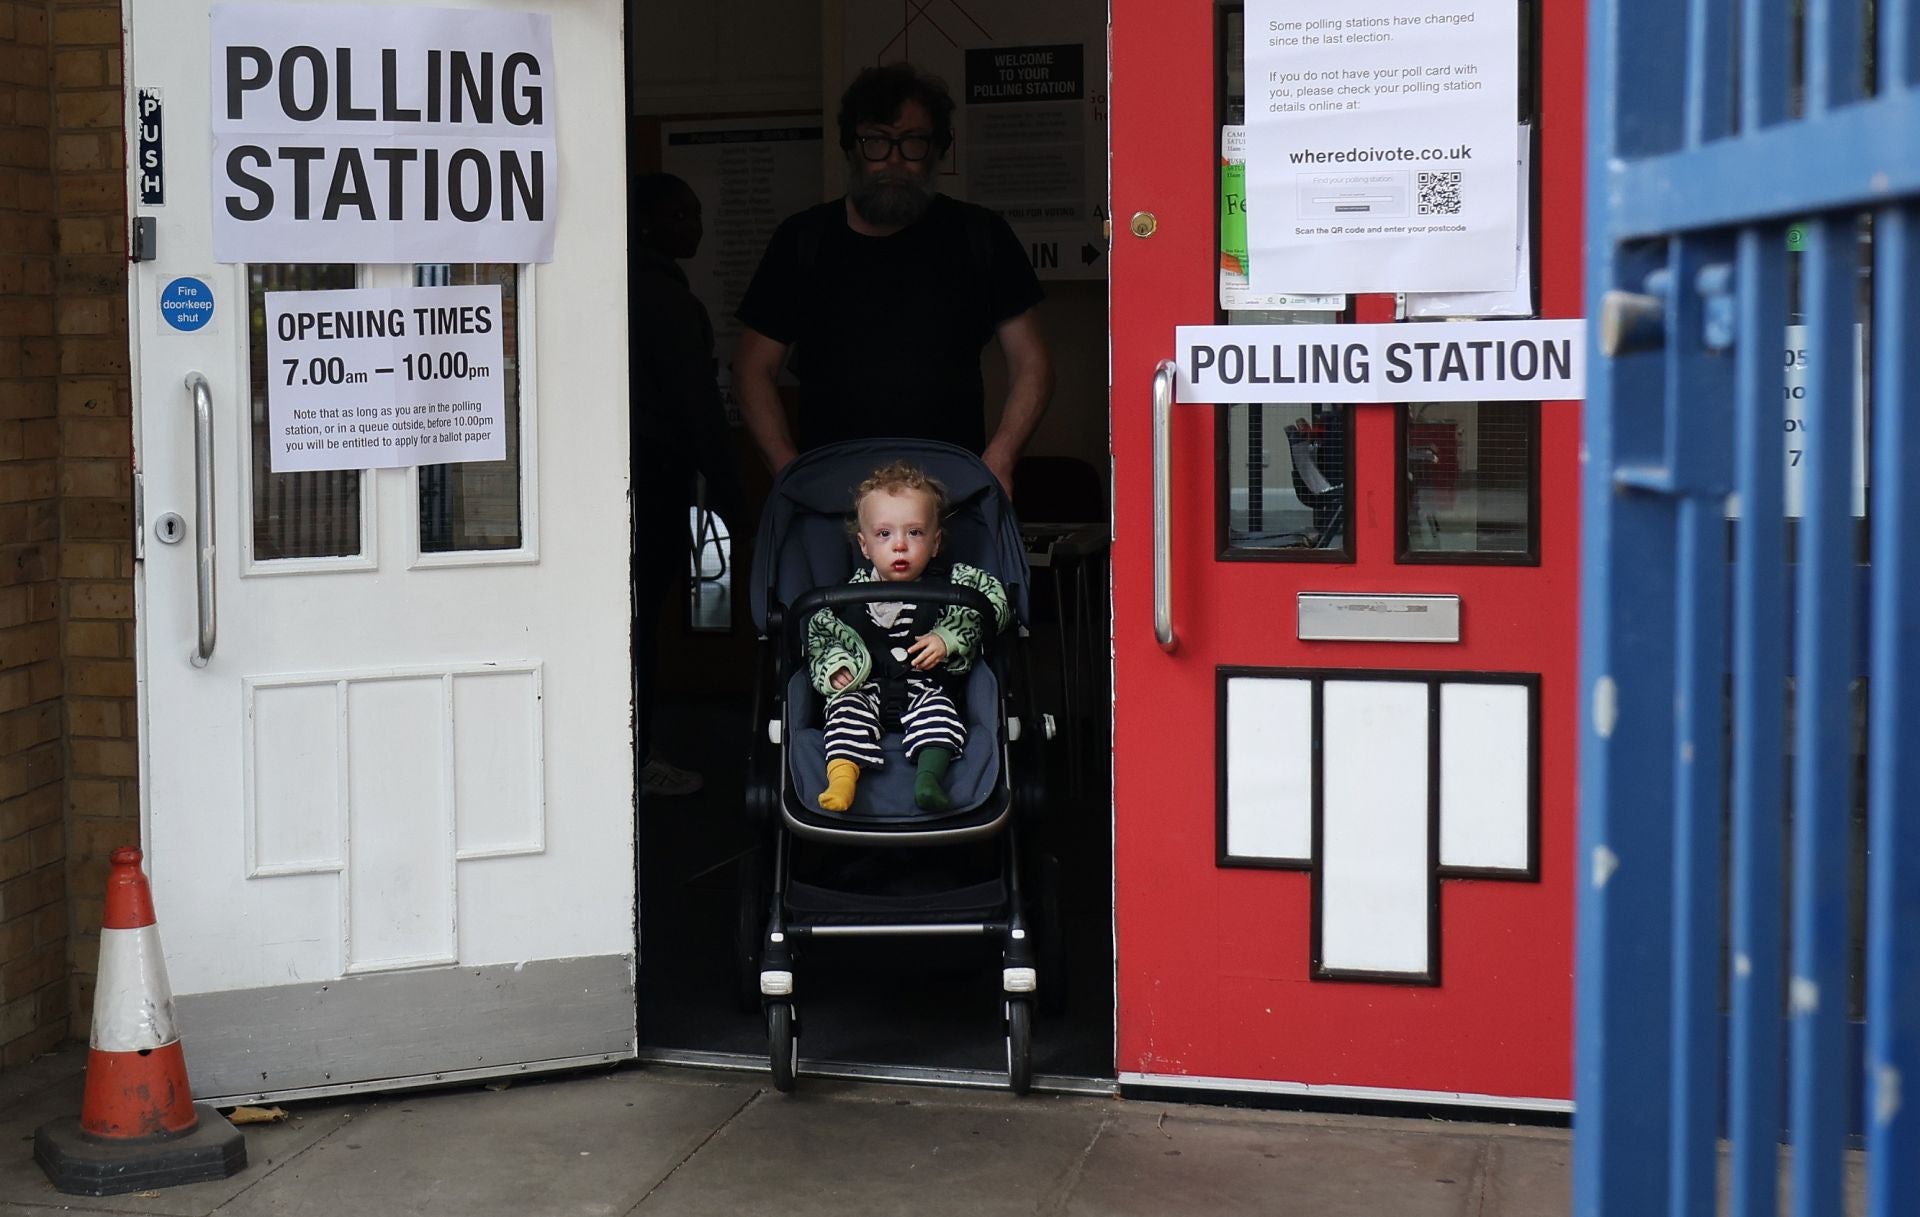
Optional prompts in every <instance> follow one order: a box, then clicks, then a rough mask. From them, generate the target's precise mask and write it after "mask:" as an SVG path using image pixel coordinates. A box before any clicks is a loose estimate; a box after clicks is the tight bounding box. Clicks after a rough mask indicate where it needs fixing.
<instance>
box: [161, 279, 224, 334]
mask: <svg viewBox="0 0 1920 1217" xmlns="http://www.w3.org/2000/svg"><path fill="white" fill-rule="evenodd" d="M160 320H162V321H164V322H166V324H167V326H168V328H170V329H173V330H177V331H179V332H180V333H182V334H197V333H199V332H200V331H202V330H204V329H207V328H208V327H210V326H211V325H212V324H213V289H212V288H211V287H208V286H207V283H206V280H204V279H194V278H190V277H188V276H185V275H182V276H181V277H180V278H178V279H173V280H170V281H169V282H168V283H167V284H166V286H164V287H162V288H161V289H160Z"/></svg>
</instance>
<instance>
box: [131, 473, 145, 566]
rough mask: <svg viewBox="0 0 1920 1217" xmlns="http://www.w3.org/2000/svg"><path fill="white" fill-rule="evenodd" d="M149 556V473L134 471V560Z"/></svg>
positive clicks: (137, 560)
mask: <svg viewBox="0 0 1920 1217" xmlns="http://www.w3.org/2000/svg"><path fill="white" fill-rule="evenodd" d="M146 556H147V475H146V474H144V473H141V472H140V471H139V470H138V469H136V470H134V471H133V560H134V561H135V562H139V561H142V560H144V559H145V558H146Z"/></svg>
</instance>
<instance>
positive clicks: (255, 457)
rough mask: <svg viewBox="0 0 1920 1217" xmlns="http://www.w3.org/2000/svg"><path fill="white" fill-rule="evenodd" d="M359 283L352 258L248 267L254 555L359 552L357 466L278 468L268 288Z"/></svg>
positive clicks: (324, 555)
mask: <svg viewBox="0 0 1920 1217" xmlns="http://www.w3.org/2000/svg"><path fill="white" fill-rule="evenodd" d="M353 286H354V267H353V265H352V264H350V263H323V264H315V265H296V264H292V263H270V264H263V265H257V266H249V267H248V268H247V367H248V377H247V379H248V383H249V386H250V389H251V394H252V404H251V409H250V411H249V423H250V425H249V427H248V432H249V435H250V436H251V438H250V440H249V444H248V446H249V449H250V451H251V454H252V455H251V460H252V462H253V557H254V560H255V561H256V562H267V561H272V560H275V559H281V558H333V557H341V556H344V555H350V554H357V553H359V552H360V478H361V476H362V475H361V471H360V470H358V469H327V470H312V471H306V472H300V473H275V472H273V469H272V455H271V453H270V450H269V446H270V443H271V437H270V436H269V435H268V427H267V293H268V292H314V291H330V290H335V289H340V288H350V287H353Z"/></svg>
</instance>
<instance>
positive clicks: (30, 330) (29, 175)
mask: <svg viewBox="0 0 1920 1217" xmlns="http://www.w3.org/2000/svg"><path fill="white" fill-rule="evenodd" d="M50 17H51V12H50V9H49V7H48V6H47V4H45V3H44V2H42V3H18V2H16V0H0V1066H6V1065H13V1064H16V1063H18V1062H20V1061H22V1060H25V1059H26V1058H27V1057H30V1056H32V1055H33V1054H34V1053H36V1052H39V1051H42V1050H44V1049H45V1048H47V1047H50V1046H51V1045H52V1044H54V1043H56V1042H58V1041H59V1040H60V1039H61V1038H63V1037H64V1036H65V1035H66V1031H67V1011H68V986H67V962H68V957H67V939H68V934H67V928H68V927H67V917H68V909H67V905H66V890H67V884H66V874H65V867H66V853H67V850H66V831H65V826H64V824H63V822H62V820H63V812H64V809H65V802H66V798H65V795H66V791H65V782H64V776H65V767H66V755H65V722H64V719H63V711H64V707H63V704H62V696H61V695H62V692H63V689H64V674H63V670H62V664H61V658H60V646H61V637H60V608H61V603H60V591H61V588H60V571H59V536H60V517H59V502H58V493H59V479H60V424H59V419H58V397H59V370H60V369H59V363H60V352H59V341H58V337H57V335H56V332H55V324H54V316H55V311H56V305H57V301H58V297H59V292H58V289H57V286H56V280H57V278H58V271H57V266H56V264H57V261H58V257H57V245H56V236H55V224H54V214H55V212H54V205H55V204H54V183H53V177H52V173H51V160H52V138H51V123H52V100H53V91H52V75H51V72H52V65H51V59H50V48H49V45H48V42H49V38H48V35H49V27H50Z"/></svg>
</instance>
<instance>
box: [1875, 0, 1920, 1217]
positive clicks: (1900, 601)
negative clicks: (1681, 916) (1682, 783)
mask: <svg viewBox="0 0 1920 1217" xmlns="http://www.w3.org/2000/svg"><path fill="white" fill-rule="evenodd" d="M1906 7H1907V5H1906V4H1905V3H1902V5H1901V8H1902V9H1903V10H1904V9H1905V8H1906ZM1873 240H1874V247H1875V257H1876V259H1877V261H1878V265H1877V266H1876V267H1875V268H1874V270H1875V273H1874V285H1875V295H1874V300H1875V303H1874V328H1875V330H1876V332H1878V333H1879V334H1881V335H1883V336H1884V337H1883V338H1882V340H1881V341H1879V342H1876V343H1875V344H1874V403H1873V425H1872V428H1871V434H1872V436H1873V505H1872V512H1873V574H1874V586H1873V626H1872V631H1873V658H1872V661H1871V662H1872V676H1871V678H1870V680H1869V682H1868V686H1867V687H1868V698H1869V710H1868V713H1869V715H1870V718H1869V722H1868V728H1867V738H1868V739H1869V740H1871V741H1872V748H1871V751H1870V754H1869V756H1868V762H1867V764H1868V769H1867V832H1868V843H1867V866H1868V872H1867V1063H1866V1079H1865V1081H1866V1103H1867V1112H1866V1127H1867V1155H1868V1157H1867V1196H1868V1212H1869V1213H1870V1214H1871V1217H1909V1215H1911V1214H1913V1213H1920V748H1915V747H1914V746H1913V741H1914V740H1915V739H1916V738H1920V614H1916V612H1915V610H1914V606H1915V605H1920V480H1916V478H1915V476H1914V471H1915V470H1917V469H1920V418H1916V417H1915V405H1916V403H1920V343H1915V342H1913V341H1912V340H1911V337H1912V335H1913V334H1914V332H1915V329H1914V327H1915V326H1920V207H1911V206H1910V207H1904V208H1888V209H1887V210H1885V211H1882V212H1880V213H1878V215H1877V217H1876V219H1875V223H1874V232H1873Z"/></svg>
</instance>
